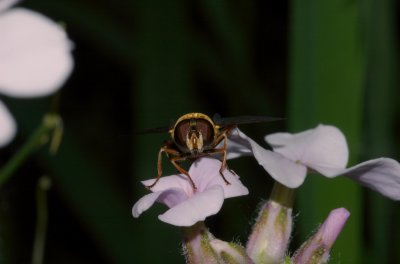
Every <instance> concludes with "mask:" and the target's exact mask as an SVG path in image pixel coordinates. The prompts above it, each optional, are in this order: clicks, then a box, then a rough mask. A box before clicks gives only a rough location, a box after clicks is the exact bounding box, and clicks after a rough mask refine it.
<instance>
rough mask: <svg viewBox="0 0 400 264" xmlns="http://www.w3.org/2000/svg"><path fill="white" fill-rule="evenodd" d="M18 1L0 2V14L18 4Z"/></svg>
mask: <svg viewBox="0 0 400 264" xmlns="http://www.w3.org/2000/svg"><path fill="white" fill-rule="evenodd" d="M18 2H19V0H0V13H1V12H3V11H5V10H6V9H8V8H10V7H11V6H13V5H15V4H16V3H18Z"/></svg>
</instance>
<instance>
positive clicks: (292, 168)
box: [228, 129, 307, 188]
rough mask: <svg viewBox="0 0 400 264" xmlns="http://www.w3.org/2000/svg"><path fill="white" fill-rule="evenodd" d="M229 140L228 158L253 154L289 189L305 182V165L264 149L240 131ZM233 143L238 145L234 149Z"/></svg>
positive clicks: (236, 130)
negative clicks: (231, 145)
mask: <svg viewBox="0 0 400 264" xmlns="http://www.w3.org/2000/svg"><path fill="white" fill-rule="evenodd" d="M229 140H230V141H229V142H228V156H229V155H231V156H230V157H239V156H241V155H246V154H247V153H252V154H253V155H254V157H255V158H256V160H257V162H258V163H259V164H260V165H261V166H263V167H264V169H265V170H266V171H267V172H268V173H269V174H270V175H271V177H272V178H274V179H275V180H276V181H278V182H280V183H281V184H283V185H285V186H287V187H289V188H297V187H299V186H300V185H301V184H302V183H303V182H304V179H305V177H306V173H307V168H306V167H305V166H304V165H303V164H301V163H297V162H294V161H292V160H290V159H288V158H286V157H285V156H283V155H281V154H279V153H275V152H272V151H269V150H267V149H264V148H263V147H261V146H260V145H258V144H257V143H256V142H255V141H253V140H252V139H251V138H249V137H247V136H246V135H245V134H244V133H242V132H241V131H240V130H239V129H235V130H233V131H232V133H231V134H230V135H229ZM231 142H234V143H236V145H235V146H234V147H235V148H234V149H230V147H229V144H230V143H231ZM237 146H240V147H237Z"/></svg>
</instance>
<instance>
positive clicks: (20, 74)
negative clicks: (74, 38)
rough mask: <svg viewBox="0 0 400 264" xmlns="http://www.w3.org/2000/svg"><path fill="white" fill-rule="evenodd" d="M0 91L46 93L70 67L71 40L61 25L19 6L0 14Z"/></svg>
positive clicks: (57, 85)
mask: <svg viewBox="0 0 400 264" xmlns="http://www.w3.org/2000/svg"><path fill="white" fill-rule="evenodd" d="M0 36H1V41H0V73H1V74H0V91H1V92H2V93H4V94H6V95H10V96H16V97H32V96H44V95H48V94H50V93H52V92H54V91H56V90H57V89H58V88H60V87H61V86H62V85H63V83H64V82H65V80H66V79H67V77H68V76H69V74H70V73H71V71H72V67H73V60H72V55H71V49H72V44H71V42H70V41H69V40H68V38H67V36H66V34H65V31H64V30H63V28H61V26H59V25H58V24H56V23H54V22H53V21H51V20H50V19H48V18H47V17H45V16H43V15H41V14H39V13H36V12H33V11H30V10H28V9H23V8H13V9H11V10H9V11H7V12H4V13H2V14H1V15H0Z"/></svg>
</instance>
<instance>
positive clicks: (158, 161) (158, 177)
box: [146, 146, 181, 189]
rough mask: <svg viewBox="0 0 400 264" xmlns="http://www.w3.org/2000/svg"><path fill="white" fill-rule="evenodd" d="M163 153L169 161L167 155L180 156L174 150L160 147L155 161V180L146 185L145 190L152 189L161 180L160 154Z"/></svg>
mask: <svg viewBox="0 0 400 264" xmlns="http://www.w3.org/2000/svg"><path fill="white" fill-rule="evenodd" d="M163 152H165V153H166V154H167V156H168V158H169V159H171V158H170V157H169V155H174V156H180V155H181V153H180V152H179V151H177V150H175V149H170V148H168V147H166V146H163V147H161V149H160V151H158V159H157V178H156V180H155V181H154V182H153V183H152V184H150V185H147V186H146V188H148V189H151V188H152V187H154V185H156V184H157V182H158V181H159V180H160V178H161V174H162V153H163Z"/></svg>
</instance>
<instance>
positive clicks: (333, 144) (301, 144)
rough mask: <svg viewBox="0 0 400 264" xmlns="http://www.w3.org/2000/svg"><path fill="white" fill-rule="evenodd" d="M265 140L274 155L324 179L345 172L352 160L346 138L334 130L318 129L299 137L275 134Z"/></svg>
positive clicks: (328, 127)
mask: <svg viewBox="0 0 400 264" xmlns="http://www.w3.org/2000/svg"><path fill="white" fill-rule="evenodd" d="M265 140H266V141H267V142H268V143H269V144H270V145H271V146H272V147H273V149H274V152H277V153H280V154H282V155H283V156H285V157H287V158H289V159H291V160H292V161H295V162H301V163H302V164H304V165H306V166H307V167H310V168H312V169H314V170H315V171H318V172H319V173H321V174H323V175H325V176H332V175H334V174H335V173H336V172H337V171H338V169H343V168H345V167H346V164H347V161H348V157H349V152H348V147H347V142H346V138H345V137H344V135H343V133H342V132H341V131H340V130H339V129H337V128H336V127H334V126H327V125H319V126H317V127H316V128H315V129H310V130H306V131H304V132H301V133H297V134H289V133H275V134H271V135H268V136H266V137H265Z"/></svg>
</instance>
